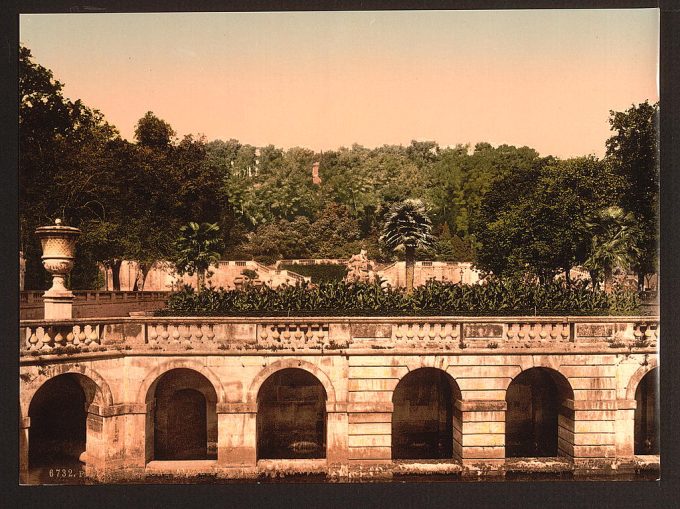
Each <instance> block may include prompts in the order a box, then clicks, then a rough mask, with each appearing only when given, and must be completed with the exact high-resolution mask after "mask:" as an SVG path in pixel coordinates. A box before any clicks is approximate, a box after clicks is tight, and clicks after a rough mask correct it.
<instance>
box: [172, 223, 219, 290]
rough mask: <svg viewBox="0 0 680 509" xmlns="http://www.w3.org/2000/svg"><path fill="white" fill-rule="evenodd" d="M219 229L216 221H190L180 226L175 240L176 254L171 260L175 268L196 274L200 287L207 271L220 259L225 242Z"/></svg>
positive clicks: (181, 272)
mask: <svg viewBox="0 0 680 509" xmlns="http://www.w3.org/2000/svg"><path fill="white" fill-rule="evenodd" d="M219 231H220V227H219V226H218V225H217V224H215V223H203V224H200V225H199V224H198V223H194V222H190V223H189V224H187V225H184V226H182V227H181V228H180V235H179V237H178V238H177V240H176V241H175V254H174V257H173V258H172V260H171V261H172V262H173V263H174V264H175V269H176V270H177V272H178V273H179V274H189V275H190V276H192V275H193V274H196V275H197V278H198V286H199V288H202V287H203V283H204V280H205V273H206V271H207V270H208V269H209V268H210V266H211V265H212V264H214V263H216V262H217V261H219V259H220V256H221V253H220V251H221V250H222V248H223V243H222V239H221V238H220V235H219Z"/></svg>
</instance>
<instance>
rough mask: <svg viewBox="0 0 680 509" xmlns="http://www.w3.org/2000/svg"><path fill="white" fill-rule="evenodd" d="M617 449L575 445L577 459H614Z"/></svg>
mask: <svg viewBox="0 0 680 509" xmlns="http://www.w3.org/2000/svg"><path fill="white" fill-rule="evenodd" d="M615 456H616V447H615V446H614V445H575V446H574V457H575V458H614V457H615Z"/></svg>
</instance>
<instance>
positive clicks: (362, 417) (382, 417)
mask: <svg viewBox="0 0 680 509" xmlns="http://www.w3.org/2000/svg"><path fill="white" fill-rule="evenodd" d="M364 422H366V423H369V422H375V423H381V422H384V423H391V422H392V414H391V413H374V412H371V413H361V414H356V413H353V414H349V423H350V424H359V423H364Z"/></svg>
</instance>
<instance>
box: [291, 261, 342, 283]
mask: <svg viewBox="0 0 680 509" xmlns="http://www.w3.org/2000/svg"><path fill="white" fill-rule="evenodd" d="M280 268H281V269H284V270H290V271H292V272H296V273H298V274H300V275H301V276H306V277H310V278H312V283H328V282H331V281H342V280H344V279H345V276H346V275H347V266H346V265H340V264H336V263H324V264H315V265H302V264H299V263H290V264H281V265H280Z"/></svg>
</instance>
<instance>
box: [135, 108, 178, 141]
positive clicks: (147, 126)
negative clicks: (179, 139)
mask: <svg viewBox="0 0 680 509" xmlns="http://www.w3.org/2000/svg"><path fill="white" fill-rule="evenodd" d="M175 134H176V133H175V131H174V130H173V128H172V127H170V124H168V123H167V122H166V121H165V120H162V119H160V118H158V117H157V116H156V115H154V114H153V112H152V111H147V112H146V113H145V114H144V116H143V117H142V118H140V119H139V121H138V122H137V125H136V126H135V140H136V141H137V143H139V144H140V145H142V146H144V147H150V148H155V149H166V148H169V147H170V144H171V143H172V138H173V137H174V136H175Z"/></svg>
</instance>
